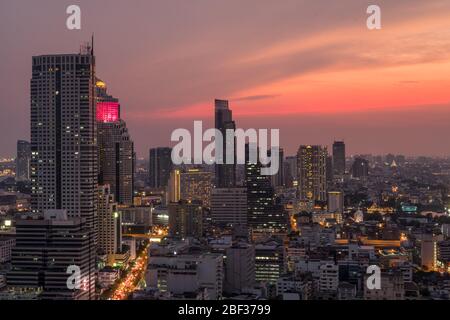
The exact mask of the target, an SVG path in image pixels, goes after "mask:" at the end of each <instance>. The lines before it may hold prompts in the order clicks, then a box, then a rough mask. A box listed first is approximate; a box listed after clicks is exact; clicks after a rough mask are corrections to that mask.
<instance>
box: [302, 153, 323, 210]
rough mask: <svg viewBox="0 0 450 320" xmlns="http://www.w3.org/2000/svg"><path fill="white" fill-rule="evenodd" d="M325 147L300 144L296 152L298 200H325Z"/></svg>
mask: <svg viewBox="0 0 450 320" xmlns="http://www.w3.org/2000/svg"><path fill="white" fill-rule="evenodd" d="M327 156H328V152H327V148H326V147H322V146H300V148H299V149H298V153H297V161H298V162H297V173H298V195H299V198H300V200H310V201H326V199H327V195H326V191H327V183H326V182H327V181H326V162H327Z"/></svg>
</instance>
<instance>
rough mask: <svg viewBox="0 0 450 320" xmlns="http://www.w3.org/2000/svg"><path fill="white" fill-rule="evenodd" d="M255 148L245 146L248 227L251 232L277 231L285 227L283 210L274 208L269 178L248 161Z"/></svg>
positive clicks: (257, 165) (256, 164)
mask: <svg viewBox="0 0 450 320" xmlns="http://www.w3.org/2000/svg"><path fill="white" fill-rule="evenodd" d="M252 148H254V149H256V148H257V147H256V146H251V145H249V144H247V145H246V146H245V159H246V160H245V162H246V163H245V186H246V188H247V209H248V212H247V214H248V217H247V218H248V226H249V228H250V229H251V231H252V232H267V231H279V230H280V229H283V228H284V227H285V226H286V221H285V214H284V211H283V208H279V207H277V206H275V203H274V201H275V195H274V190H273V187H272V185H271V181H270V176H264V175H262V174H261V168H262V164H261V163H260V162H259V161H258V160H257V161H256V162H253V161H251V160H250V157H249V152H250V151H251V150H252Z"/></svg>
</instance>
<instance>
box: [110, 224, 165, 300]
mask: <svg viewBox="0 0 450 320" xmlns="http://www.w3.org/2000/svg"><path fill="white" fill-rule="evenodd" d="M166 235H167V230H163V229H156V230H154V232H153V233H152V234H151V235H150V236H149V238H150V239H151V240H150V241H160V240H161V238H163V237H165V236H166ZM149 246H150V244H148V245H147V246H146V247H145V249H144V250H143V251H142V252H141V254H140V255H139V256H138V257H137V258H136V260H135V264H134V265H133V267H132V268H131V270H130V271H129V272H128V274H127V275H126V277H125V278H124V279H122V280H121V282H120V284H119V286H118V287H117V289H116V290H115V291H114V293H113V294H112V296H111V298H110V299H111V300H126V299H128V297H129V296H130V294H131V293H133V292H134V291H135V290H136V289H137V286H138V284H139V282H140V281H141V279H143V278H144V277H145V271H146V270H147V260H148V248H149Z"/></svg>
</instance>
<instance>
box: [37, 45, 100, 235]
mask: <svg viewBox="0 0 450 320" xmlns="http://www.w3.org/2000/svg"><path fill="white" fill-rule="evenodd" d="M32 74H33V75H32V79H31V152H32V157H31V181H32V196H31V207H32V210H33V212H38V213H44V211H45V210H52V209H64V210H66V211H67V215H68V217H69V218H71V217H82V218H85V219H86V225H87V226H88V227H90V228H92V229H93V227H94V221H95V219H96V214H97V132H96V127H97V126H96V121H95V57H94V55H93V52H92V50H90V48H86V49H85V50H84V51H83V52H81V53H80V54H63V55H44V56H37V57H33V66H32Z"/></svg>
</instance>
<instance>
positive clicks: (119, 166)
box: [96, 79, 134, 205]
mask: <svg viewBox="0 0 450 320" xmlns="http://www.w3.org/2000/svg"><path fill="white" fill-rule="evenodd" d="M96 91H97V95H96V97H97V114H96V119H97V133H98V134H97V137H98V162H99V176H98V181H99V183H100V184H108V185H109V186H110V188H111V189H110V190H111V192H112V194H113V195H114V198H115V201H117V203H119V204H125V205H131V204H132V203H133V172H134V145H133V141H132V140H131V138H130V135H129V133H128V129H127V125H126V123H125V121H123V120H122V119H120V105H119V101H118V100H117V99H116V98H114V97H112V96H110V95H108V94H107V91H106V84H105V83H104V82H103V81H101V80H99V79H97V81H96Z"/></svg>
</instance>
